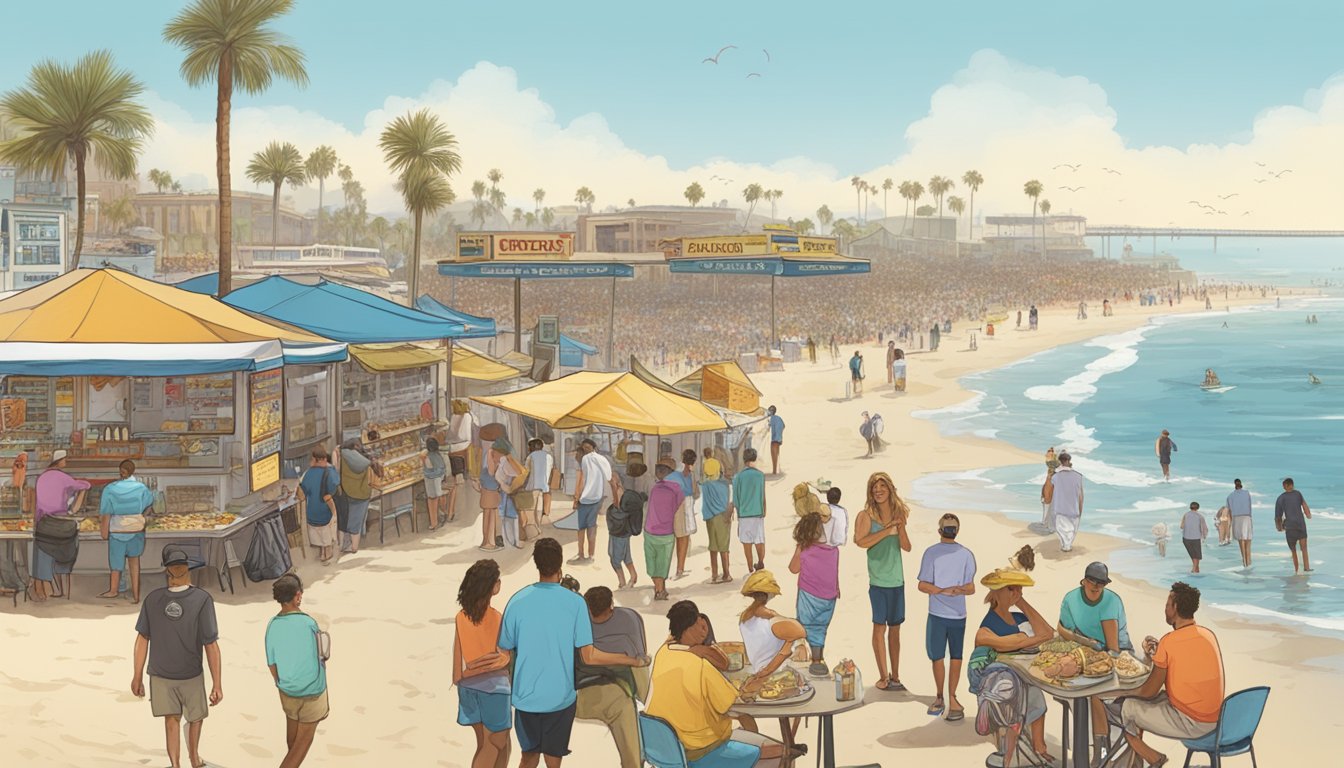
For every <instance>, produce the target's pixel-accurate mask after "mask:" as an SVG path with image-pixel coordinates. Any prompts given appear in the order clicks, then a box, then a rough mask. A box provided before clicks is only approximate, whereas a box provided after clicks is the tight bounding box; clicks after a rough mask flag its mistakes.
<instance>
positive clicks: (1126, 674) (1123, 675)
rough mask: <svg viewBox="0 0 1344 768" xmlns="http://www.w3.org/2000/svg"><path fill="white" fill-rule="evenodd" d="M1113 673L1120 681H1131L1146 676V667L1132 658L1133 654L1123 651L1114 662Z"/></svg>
mask: <svg viewBox="0 0 1344 768" xmlns="http://www.w3.org/2000/svg"><path fill="white" fill-rule="evenodd" d="M1115 673H1116V675H1118V676H1119V677H1120V679H1121V680H1133V679H1135V678H1139V677H1144V676H1146V675H1147V674H1148V667H1147V665H1145V664H1144V663H1143V662H1141V661H1139V660H1138V659H1136V658H1134V654H1132V653H1130V652H1129V651H1125V652H1124V653H1122V654H1120V656H1119V658H1117V659H1116V660H1115Z"/></svg>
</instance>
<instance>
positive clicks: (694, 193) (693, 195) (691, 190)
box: [681, 181, 705, 208]
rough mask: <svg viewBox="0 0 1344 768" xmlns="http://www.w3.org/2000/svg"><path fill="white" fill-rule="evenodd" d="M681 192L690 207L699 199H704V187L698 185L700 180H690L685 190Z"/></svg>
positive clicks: (698, 201) (697, 202)
mask: <svg viewBox="0 0 1344 768" xmlns="http://www.w3.org/2000/svg"><path fill="white" fill-rule="evenodd" d="M681 194H682V195H683V196H685V198H686V200H687V201H688V202H690V204H691V207H692V208H694V207H695V206H696V205H698V204H699V203H700V201H701V200H704V199H705V188H704V187H702V186H700V182H698V181H693V182H691V185H690V186H689V187H687V188H686V191H685V192H682V193H681Z"/></svg>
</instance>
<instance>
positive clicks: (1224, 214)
mask: <svg viewBox="0 0 1344 768" xmlns="http://www.w3.org/2000/svg"><path fill="white" fill-rule="evenodd" d="M1216 213H1217V214H1218V215H1219V216H1226V215H1227V211H1216Z"/></svg>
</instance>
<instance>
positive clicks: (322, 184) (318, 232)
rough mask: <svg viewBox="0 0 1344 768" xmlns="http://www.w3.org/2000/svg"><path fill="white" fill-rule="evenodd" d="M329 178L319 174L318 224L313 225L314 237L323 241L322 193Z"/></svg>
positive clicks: (318, 240)
mask: <svg viewBox="0 0 1344 768" xmlns="http://www.w3.org/2000/svg"><path fill="white" fill-rule="evenodd" d="M326 186H327V179H326V177H324V176H319V177H318V179H317V225H316V226H315V227H313V239H314V240H316V241H317V242H319V243H320V242H322V194H323V193H324V192H326Z"/></svg>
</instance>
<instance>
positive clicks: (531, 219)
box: [523, 211, 537, 229]
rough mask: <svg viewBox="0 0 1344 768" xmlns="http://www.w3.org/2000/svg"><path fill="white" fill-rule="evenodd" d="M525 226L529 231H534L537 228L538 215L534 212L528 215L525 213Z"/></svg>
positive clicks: (529, 212)
mask: <svg viewBox="0 0 1344 768" xmlns="http://www.w3.org/2000/svg"><path fill="white" fill-rule="evenodd" d="M523 225H524V226H525V227H527V228H528V229H533V228H535V227H536V226H537V214H535V213H533V212H531V211H528V212H527V213H524V214H523Z"/></svg>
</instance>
